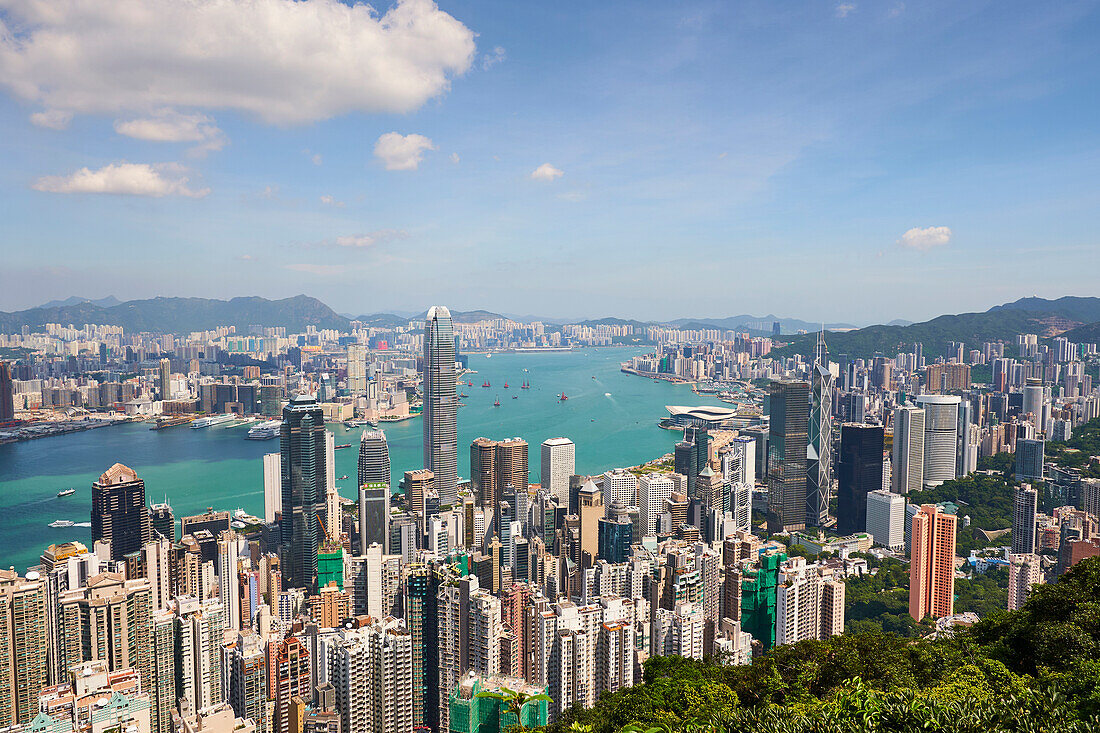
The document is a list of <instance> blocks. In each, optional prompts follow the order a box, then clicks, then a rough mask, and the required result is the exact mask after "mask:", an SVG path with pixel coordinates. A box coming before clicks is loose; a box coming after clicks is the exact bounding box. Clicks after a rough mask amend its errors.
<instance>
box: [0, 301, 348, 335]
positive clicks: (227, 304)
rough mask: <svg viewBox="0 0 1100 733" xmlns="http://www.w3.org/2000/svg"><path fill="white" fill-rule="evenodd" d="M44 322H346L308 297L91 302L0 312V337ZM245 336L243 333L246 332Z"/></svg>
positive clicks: (294, 326) (145, 326)
mask: <svg viewBox="0 0 1100 733" xmlns="http://www.w3.org/2000/svg"><path fill="white" fill-rule="evenodd" d="M47 323H60V324H62V325H68V324H72V325H74V326H76V327H78V328H79V327H81V326H83V325H85V324H88V323H93V324H99V325H108V326H122V327H123V328H124V329H125V330H126V331H128V332H138V331H148V332H152V333H176V334H180V333H188V332H190V331H201V330H206V329H210V328H215V327H217V326H236V327H237V329H238V331H241V330H243V329H247V328H248V327H249V326H254V325H255V326H285V327H286V328H287V331H288V332H289V333H295V332H300V331H304V330H305V329H306V326H316V327H317V328H340V329H346V328H347V326H348V319H346V318H344V317H343V316H340V315H337V314H336V313H335V312H334V311H333V310H332V309H331V308H329V307H328V306H327V305H325V304H324V303H322V302H321V301H319V300H317V299H316V298H310V297H308V296H306V295H297V296H295V297H293V298H284V299H282V300H267V299H266V298H257V297H250V298H233V299H231V300H211V299H207V298H151V299H149V300H131V301H128V302H125V303H120V304H118V305H115V306H111V307H107V308H104V307H102V306H98V305H95V304H93V303H79V304H76V305H68V306H60V307H54V308H32V309H30V310H25V311H17V312H14V313H3V312H0V332H4V333H16V332H18V331H19V330H20V328H22V327H23V326H30V327H31V329H40V328H41V327H42V326H44V325H45V324H47ZM245 332H246V331H245Z"/></svg>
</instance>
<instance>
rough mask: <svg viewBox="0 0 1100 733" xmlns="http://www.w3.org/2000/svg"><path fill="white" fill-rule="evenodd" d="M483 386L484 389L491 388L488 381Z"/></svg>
mask: <svg viewBox="0 0 1100 733" xmlns="http://www.w3.org/2000/svg"><path fill="white" fill-rule="evenodd" d="M481 386H482V387H488V386H489V382H488V380H486V382H485V384H483V385H481Z"/></svg>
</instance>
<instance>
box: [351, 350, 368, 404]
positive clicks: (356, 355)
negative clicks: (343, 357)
mask: <svg viewBox="0 0 1100 733" xmlns="http://www.w3.org/2000/svg"><path fill="white" fill-rule="evenodd" d="M366 352H367V350H366V348H365V347H363V345H362V344H348V392H349V393H350V394H351V396H352V397H359V396H361V395H365V394H366V393H367V360H366Z"/></svg>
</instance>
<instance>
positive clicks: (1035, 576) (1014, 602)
mask: <svg viewBox="0 0 1100 733" xmlns="http://www.w3.org/2000/svg"><path fill="white" fill-rule="evenodd" d="M1042 582H1043V570H1042V564H1041V563H1040V562H1039V556H1038V555H1035V554H1031V553H1020V554H1016V553H1013V554H1012V555H1009V557H1008V610H1009V611H1015V610H1016V609H1018V608H1020V607H1021V606H1023V605H1024V601H1026V600H1027V598H1028V596H1029V595H1031V589H1032V586H1036V585H1039V584H1040V583H1042Z"/></svg>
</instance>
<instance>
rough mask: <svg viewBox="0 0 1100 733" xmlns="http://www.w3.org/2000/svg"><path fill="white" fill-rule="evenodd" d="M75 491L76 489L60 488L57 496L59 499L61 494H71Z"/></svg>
mask: <svg viewBox="0 0 1100 733" xmlns="http://www.w3.org/2000/svg"><path fill="white" fill-rule="evenodd" d="M75 493H76V489H62V490H61V491H58V492H57V497H58V498H59V499H60V498H61V497H62V496H72V495H73V494H75Z"/></svg>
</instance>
